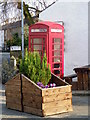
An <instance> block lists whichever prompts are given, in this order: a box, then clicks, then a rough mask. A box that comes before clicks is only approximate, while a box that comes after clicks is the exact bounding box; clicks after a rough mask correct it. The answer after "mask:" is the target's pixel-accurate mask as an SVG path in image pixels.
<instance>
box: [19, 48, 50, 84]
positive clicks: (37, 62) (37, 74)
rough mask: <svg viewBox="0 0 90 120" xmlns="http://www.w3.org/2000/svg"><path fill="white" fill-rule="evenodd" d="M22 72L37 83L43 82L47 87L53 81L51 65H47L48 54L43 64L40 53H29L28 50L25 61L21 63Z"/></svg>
mask: <svg viewBox="0 0 90 120" xmlns="http://www.w3.org/2000/svg"><path fill="white" fill-rule="evenodd" d="M20 72H21V73H23V74H24V75H26V76H27V77H29V78H30V79H31V80H32V81H34V82H35V83H37V82H42V83H43V84H44V85H47V84H48V82H49V80H50V79H51V71H50V65H47V57H46V53H45V54H44V57H43V60H42V62H41V57H40V55H39V53H38V52H29V53H28V50H27V49H26V51H25V57H24V60H21V61H20Z"/></svg>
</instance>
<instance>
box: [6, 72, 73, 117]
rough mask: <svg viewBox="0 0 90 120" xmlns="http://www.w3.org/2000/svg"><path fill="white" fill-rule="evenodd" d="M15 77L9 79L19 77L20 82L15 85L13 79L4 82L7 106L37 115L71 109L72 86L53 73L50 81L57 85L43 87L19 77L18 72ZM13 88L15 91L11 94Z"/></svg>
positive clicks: (24, 77)
mask: <svg viewBox="0 0 90 120" xmlns="http://www.w3.org/2000/svg"><path fill="white" fill-rule="evenodd" d="M16 78H17V79H16ZM16 78H15V77H14V79H12V80H10V81H14V80H15V81H16V82H17V81H18V79H21V80H20V84H18V85H17V84H16V83H15V81H14V82H11V83H10V81H9V83H8V82H7V83H6V98H7V99H6V102H7V107H8V108H11V109H16V110H20V111H23V112H27V113H31V114H35V115H39V116H46V115H52V114H58V113H62V112H68V111H72V91H71V87H72V86H71V85H69V84H68V83H66V82H64V81H63V80H61V79H60V78H58V77H57V76H55V75H54V74H52V78H51V80H50V82H54V83H56V84H57V87H53V88H44V89H42V88H40V87H39V86H38V85H36V84H35V83H34V82H33V81H31V80H30V79H29V78H27V77H26V76H24V75H22V76H21V77H20V74H18V75H17V77H16ZM13 83H15V84H13ZM10 88H11V89H10ZM13 88H14V89H13ZM15 89H16V90H15ZM13 90H15V91H16V93H14V94H12V93H13ZM17 93H18V95H17ZM19 95H20V97H19ZM10 96H12V98H11V97H10ZM14 98H15V99H14ZM17 101H18V102H17ZM10 103H11V105H10ZM15 105H16V106H15ZM17 105H18V106H17Z"/></svg>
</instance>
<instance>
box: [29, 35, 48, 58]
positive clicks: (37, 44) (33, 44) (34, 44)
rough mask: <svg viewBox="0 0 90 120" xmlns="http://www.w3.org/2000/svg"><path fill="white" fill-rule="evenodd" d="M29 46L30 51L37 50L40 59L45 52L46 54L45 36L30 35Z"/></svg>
mask: <svg viewBox="0 0 90 120" xmlns="http://www.w3.org/2000/svg"><path fill="white" fill-rule="evenodd" d="M30 48H31V51H37V52H39V54H40V56H41V59H42V58H43V55H44V53H45V52H46V54H47V46H46V37H45V36H43V37H40V36H34V37H33V36H31V39H30Z"/></svg>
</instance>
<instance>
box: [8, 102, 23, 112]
mask: <svg viewBox="0 0 90 120" xmlns="http://www.w3.org/2000/svg"><path fill="white" fill-rule="evenodd" d="M6 106H7V108H10V109H13V110H18V111H22V107H21V104H16V103H11V102H10V103H9V102H7V104H6Z"/></svg>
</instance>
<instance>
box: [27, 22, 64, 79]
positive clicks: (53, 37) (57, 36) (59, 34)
mask: <svg viewBox="0 0 90 120" xmlns="http://www.w3.org/2000/svg"><path fill="white" fill-rule="evenodd" d="M29 49H30V50H31V51H34V50H35V51H38V52H39V53H40V55H41V56H42V57H43V55H44V52H45V51H46V54H47V62H48V63H49V64H50V65H51V72H52V73H54V74H56V75H57V76H59V77H63V75H64V27H63V26H62V25H60V24H57V23H54V22H38V23H36V24H34V25H31V26H30V27H29Z"/></svg>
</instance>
